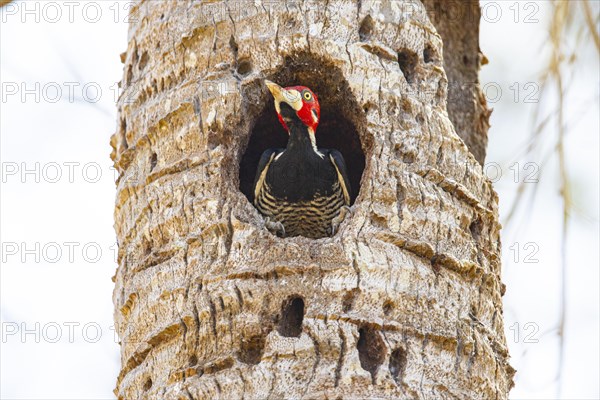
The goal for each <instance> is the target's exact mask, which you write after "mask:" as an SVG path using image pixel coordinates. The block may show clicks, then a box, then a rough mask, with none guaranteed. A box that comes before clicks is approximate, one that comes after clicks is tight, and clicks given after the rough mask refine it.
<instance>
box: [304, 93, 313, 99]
mask: <svg viewBox="0 0 600 400" xmlns="http://www.w3.org/2000/svg"><path fill="white" fill-rule="evenodd" d="M304 100H308V101H310V100H312V95H311V94H310V92H304Z"/></svg>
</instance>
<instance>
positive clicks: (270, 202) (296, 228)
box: [254, 80, 351, 239]
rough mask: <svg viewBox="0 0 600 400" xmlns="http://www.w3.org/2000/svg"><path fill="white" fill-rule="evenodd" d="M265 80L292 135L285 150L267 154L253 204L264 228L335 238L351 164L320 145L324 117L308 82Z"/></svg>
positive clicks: (283, 234)
mask: <svg viewBox="0 0 600 400" xmlns="http://www.w3.org/2000/svg"><path fill="white" fill-rule="evenodd" d="M265 84H266V86H267V88H268V89H269V91H270V92H271V94H272V95H273V98H274V101H275V110H276V111H277V116H278V118H279V122H280V123H281V125H283V128H284V129H285V130H286V131H287V133H288V135H289V137H288V142H287V146H286V148H285V149H282V148H279V149H268V150H265V152H264V153H263V154H262V156H261V158H260V161H259V163H258V169H257V171H256V178H255V180H254V205H255V206H256V208H257V209H258V210H259V211H260V213H261V214H263V216H264V217H265V226H266V227H267V228H268V229H269V230H270V231H272V232H274V233H276V234H277V235H278V236H281V237H291V236H305V237H308V238H314V239H317V238H322V237H327V236H333V235H334V234H335V232H336V231H337V228H338V227H339V225H340V223H341V222H342V221H343V219H344V217H345V216H346V214H347V212H348V210H349V206H350V198H351V189H350V183H349V181H348V174H347V172H346V163H345V162H344V157H343V156H342V154H341V153H340V152H339V151H337V150H334V149H322V148H317V142H316V138H315V134H316V131H317V126H318V125H319V118H320V117H321V108H320V106H319V100H318V99H317V96H316V95H315V94H314V93H313V92H312V91H311V90H310V89H309V88H307V87H305V86H291V87H286V88H282V87H281V86H279V85H277V84H276V83H273V82H271V81H269V80H265Z"/></svg>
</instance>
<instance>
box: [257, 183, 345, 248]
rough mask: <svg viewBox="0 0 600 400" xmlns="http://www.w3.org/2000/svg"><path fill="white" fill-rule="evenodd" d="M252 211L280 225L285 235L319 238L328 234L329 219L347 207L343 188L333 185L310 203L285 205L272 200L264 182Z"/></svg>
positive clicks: (338, 184) (267, 186) (330, 225)
mask: <svg viewBox="0 0 600 400" xmlns="http://www.w3.org/2000/svg"><path fill="white" fill-rule="evenodd" d="M254 204H255V205H256V208H258V210H259V211H260V212H261V213H262V214H263V215H265V216H266V217H268V218H269V219H270V220H271V221H274V222H281V224H282V225H283V226H284V228H285V236H288V237H289V236H305V237H309V238H321V237H326V236H330V235H331V233H332V231H331V230H332V224H331V223H332V220H333V219H334V218H335V217H336V216H337V215H338V214H339V212H340V209H341V208H342V207H343V206H345V205H347V201H346V197H345V194H344V189H343V187H342V186H341V185H340V183H339V182H334V183H333V185H332V187H331V191H330V192H329V193H328V195H325V196H321V195H319V194H318V193H317V194H316V195H315V196H314V198H313V199H311V200H305V201H298V202H289V201H287V200H286V199H281V198H276V197H275V196H274V195H273V192H272V190H271V187H270V186H269V184H268V183H267V182H264V183H263V184H262V185H261V187H260V189H259V190H258V192H257V196H256V198H255V200H254Z"/></svg>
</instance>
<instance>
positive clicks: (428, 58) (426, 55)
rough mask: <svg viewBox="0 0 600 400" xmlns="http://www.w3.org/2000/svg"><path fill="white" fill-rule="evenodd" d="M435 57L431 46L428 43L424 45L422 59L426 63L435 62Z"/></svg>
mask: <svg viewBox="0 0 600 400" xmlns="http://www.w3.org/2000/svg"><path fill="white" fill-rule="evenodd" d="M436 58H437V57H436V54H435V50H434V49H433V47H431V45H429V44H428V45H427V46H425V49H424V50H423V61H425V62H426V63H430V62H435V61H436Z"/></svg>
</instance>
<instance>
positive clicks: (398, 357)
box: [390, 348, 406, 386]
mask: <svg viewBox="0 0 600 400" xmlns="http://www.w3.org/2000/svg"><path fill="white" fill-rule="evenodd" d="M405 369H406V352H405V351H404V350H403V349H401V348H398V349H396V350H394V351H392V354H391V355H390V373H391V374H392V378H394V381H395V382H396V384H397V385H398V386H400V385H401V384H402V379H403V378H404V370H405Z"/></svg>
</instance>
